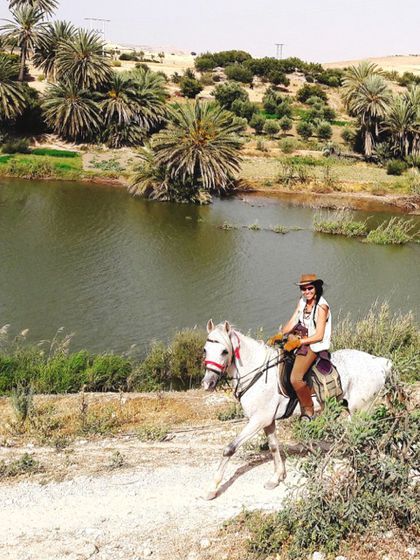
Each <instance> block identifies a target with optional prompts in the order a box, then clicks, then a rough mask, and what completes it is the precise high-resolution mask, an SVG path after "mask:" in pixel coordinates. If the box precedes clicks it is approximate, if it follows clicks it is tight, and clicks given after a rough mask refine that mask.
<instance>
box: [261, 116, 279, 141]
mask: <svg viewBox="0 0 420 560" xmlns="http://www.w3.org/2000/svg"><path fill="white" fill-rule="evenodd" d="M263 131H264V133H265V134H267V135H268V136H271V137H274V136H275V135H276V134H278V133H279V132H280V125H279V123H278V121H276V120H271V119H270V120H267V121H266V122H265V124H264V127H263Z"/></svg>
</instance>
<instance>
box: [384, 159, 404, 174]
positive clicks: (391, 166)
mask: <svg viewBox="0 0 420 560" xmlns="http://www.w3.org/2000/svg"><path fill="white" fill-rule="evenodd" d="M406 169H407V164H406V163H405V161H402V160H400V159H391V160H390V161H388V163H387V164H386V172H387V175H402V174H403V173H404V171H405V170H406Z"/></svg>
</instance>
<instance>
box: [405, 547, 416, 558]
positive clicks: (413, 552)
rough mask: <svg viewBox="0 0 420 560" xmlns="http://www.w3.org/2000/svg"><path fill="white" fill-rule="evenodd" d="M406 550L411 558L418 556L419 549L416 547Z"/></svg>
mask: <svg viewBox="0 0 420 560" xmlns="http://www.w3.org/2000/svg"><path fill="white" fill-rule="evenodd" d="M406 550H407V552H408V554H409V555H410V556H415V555H416V554H417V548H415V547H414V546H409V547H408V548H407V549H406Z"/></svg>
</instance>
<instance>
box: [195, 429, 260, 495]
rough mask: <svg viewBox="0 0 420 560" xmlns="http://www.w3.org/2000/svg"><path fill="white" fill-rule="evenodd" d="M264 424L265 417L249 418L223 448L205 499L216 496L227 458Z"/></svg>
mask: <svg viewBox="0 0 420 560" xmlns="http://www.w3.org/2000/svg"><path fill="white" fill-rule="evenodd" d="M266 425H267V422H266V421H265V419H264V421H262V420H261V419H256V418H254V419H253V418H251V419H250V420H249V422H248V424H247V425H246V426H245V427H244V429H243V430H242V432H241V433H240V434H239V435H238V436H237V437H236V438H235V439H234V440H233V441H232V442H231V443H229V445H227V446H226V447H225V449H224V450H223V457H222V460H221V461H220V463H219V466H218V468H217V471H216V474H215V476H214V478H213V483H212V485H211V487H210V490H209V491H208V493H207V495H206V496H205V498H206V500H213V499H214V498H215V497H216V496H217V491H218V489H219V486H220V483H221V482H222V480H223V475H224V472H225V469H226V465H227V464H228V462H229V459H230V458H231V457H232V455H234V454H235V453H236V451H237V449H238V447H240V446H241V445H242V444H244V443H245V442H246V441H248V440H249V439H251V438H252V437H253V436H255V434H256V433H258V432H259V431H260V430H262V429H263V428H264V426H266Z"/></svg>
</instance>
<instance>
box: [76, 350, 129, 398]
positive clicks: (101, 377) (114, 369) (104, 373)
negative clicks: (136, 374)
mask: <svg viewBox="0 0 420 560" xmlns="http://www.w3.org/2000/svg"><path fill="white" fill-rule="evenodd" d="M131 370H132V365H131V362H130V361H129V360H127V359H126V358H124V357H122V356H116V355H114V354H99V355H96V356H94V358H93V360H92V363H91V365H90V366H89V367H88V369H87V370H86V373H85V376H86V380H87V389H88V390H89V391H125V390H126V389H127V379H128V376H129V374H130V373H131Z"/></svg>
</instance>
